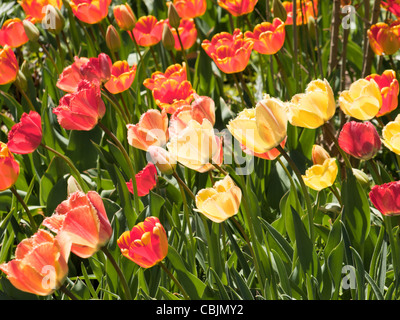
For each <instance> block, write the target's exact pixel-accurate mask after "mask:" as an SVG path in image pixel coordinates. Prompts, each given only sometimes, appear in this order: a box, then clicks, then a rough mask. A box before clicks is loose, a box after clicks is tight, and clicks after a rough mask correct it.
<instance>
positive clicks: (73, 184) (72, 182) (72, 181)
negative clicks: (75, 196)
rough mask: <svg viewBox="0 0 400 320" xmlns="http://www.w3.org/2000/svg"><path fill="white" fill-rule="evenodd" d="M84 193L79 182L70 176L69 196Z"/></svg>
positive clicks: (68, 184) (68, 182) (68, 183)
mask: <svg viewBox="0 0 400 320" xmlns="http://www.w3.org/2000/svg"><path fill="white" fill-rule="evenodd" d="M77 191H81V192H83V189H82V187H81V186H80V185H79V183H78V181H76V179H75V178H74V177H73V176H70V177H69V178H68V181H67V194H68V195H70V194H72V193H74V192H77Z"/></svg>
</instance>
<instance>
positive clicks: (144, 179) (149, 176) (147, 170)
mask: <svg viewBox="0 0 400 320" xmlns="http://www.w3.org/2000/svg"><path fill="white" fill-rule="evenodd" d="M135 178H136V185H137V190H138V196H139V197H144V196H146V195H148V194H149V192H150V190H152V189H153V188H154V187H155V186H156V185H157V168H156V166H155V165H154V164H152V163H151V162H149V163H148V164H147V165H146V166H145V167H144V168H143V170H142V171H140V172H139V173H137V174H136V175H135ZM126 186H127V187H128V190H129V192H130V193H132V194H135V193H134V190H133V185H132V179H131V180H129V182H127V183H126Z"/></svg>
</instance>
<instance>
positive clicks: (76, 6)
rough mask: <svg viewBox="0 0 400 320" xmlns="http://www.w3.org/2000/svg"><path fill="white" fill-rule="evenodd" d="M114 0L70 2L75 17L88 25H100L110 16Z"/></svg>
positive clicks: (77, 0)
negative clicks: (109, 8)
mask: <svg viewBox="0 0 400 320" xmlns="http://www.w3.org/2000/svg"><path fill="white" fill-rule="evenodd" d="M111 1H112V0H70V2H69V4H70V6H71V9H72V12H73V13H74V15H75V16H76V17H77V18H78V19H79V20H81V21H83V22H85V23H88V24H95V23H99V22H100V21H101V20H103V19H104V18H105V17H106V16H107V14H108V7H109V6H110V4H111Z"/></svg>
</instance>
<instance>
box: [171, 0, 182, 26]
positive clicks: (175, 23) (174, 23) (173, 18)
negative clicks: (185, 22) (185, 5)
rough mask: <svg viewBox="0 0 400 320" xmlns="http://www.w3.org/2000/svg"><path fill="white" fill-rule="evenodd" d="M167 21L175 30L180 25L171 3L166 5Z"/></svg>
mask: <svg viewBox="0 0 400 320" xmlns="http://www.w3.org/2000/svg"><path fill="white" fill-rule="evenodd" d="M168 21H169V24H170V26H171V27H172V28H175V29H178V28H179V25H180V23H181V17H180V16H179V14H178V11H176V8H175V6H174V4H173V3H172V2H170V3H169V4H168Z"/></svg>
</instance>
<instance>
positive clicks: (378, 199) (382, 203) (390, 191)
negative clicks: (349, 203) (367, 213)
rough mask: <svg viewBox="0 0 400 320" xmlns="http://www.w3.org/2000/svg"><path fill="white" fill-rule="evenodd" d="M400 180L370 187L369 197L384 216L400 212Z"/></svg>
mask: <svg viewBox="0 0 400 320" xmlns="http://www.w3.org/2000/svg"><path fill="white" fill-rule="evenodd" d="M399 194H400V181H393V182H389V183H385V184H382V185H375V186H373V187H372V188H371V191H370V193H369V198H370V199H371V202H372V204H373V205H374V206H375V208H377V209H378V210H379V212H380V213H382V214H383V215H384V216H395V215H399V214H400V197H399Z"/></svg>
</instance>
